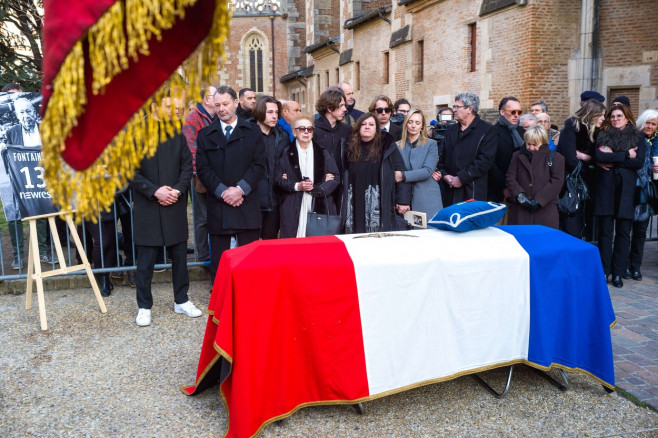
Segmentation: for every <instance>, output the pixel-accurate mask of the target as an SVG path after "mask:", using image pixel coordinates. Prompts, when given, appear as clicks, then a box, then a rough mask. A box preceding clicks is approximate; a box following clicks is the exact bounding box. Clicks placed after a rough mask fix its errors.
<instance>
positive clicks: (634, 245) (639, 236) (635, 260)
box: [630, 219, 649, 272]
mask: <svg viewBox="0 0 658 438" xmlns="http://www.w3.org/2000/svg"><path fill="white" fill-rule="evenodd" d="M648 227H649V219H647V220H645V221H633V227H632V233H633V234H632V235H631V257H630V269H631V272H635V271H639V270H640V266H642V255H643V254H644V242H645V241H646V240H647V228H648Z"/></svg>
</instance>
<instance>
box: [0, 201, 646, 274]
mask: <svg viewBox="0 0 658 438" xmlns="http://www.w3.org/2000/svg"><path fill="white" fill-rule="evenodd" d="M121 196H125V200H126V201H127V204H128V205H129V206H130V225H131V226H130V229H131V230H132V228H133V227H132V224H133V211H132V201H133V199H132V192H131V191H126V192H125V193H124V194H122V195H121ZM194 198H195V192H194V190H190V197H189V202H188V206H187V209H188V217H189V216H190V215H191V216H192V221H191V222H192V223H191V224H189V225H188V226H189V227H190V228H191V230H190V238H189V239H188V262H187V264H188V266H208V265H209V262H208V261H203V260H200V259H199V258H198V252H197V248H196V243H195V242H196V217H195V215H194V214H193V212H194V208H193V204H194V202H195V199H194ZM117 210H118V208H117V203H116V200H115V208H114V218H113V221H114V233H115V234H114V237H115V242H116V245H115V247H114V255H113V258H114V259H113V260H112V263H106V260H105V257H104V256H103V254H102V253H101V266H100V267H98V266H94V267H93V269H92V271H93V272H94V273H95V274H100V273H112V272H128V271H134V270H136V266H135V261H136V257H135V245H134V243H133V244H132V245H131V246H130V248H126V250H127V251H129V252H130V255H131V256H132V257H128V254H126V253H125V252H124V250H123V249H122V248H120V245H119V242H120V238H121V237H122V236H121V235H122V231H123V227H122V226H120V224H119V218H118V216H117ZM99 220H100V218H99ZM657 222H658V221H656V220H655V216H654V217H652V218H651V219H650V222H649V228H648V230H647V241H658V231H657V230H656V223H657ZM86 227H87V226H86V225H85V224H84V223H83V224H82V225H81V230H79V231H80V238H81V240H82V243H83V246H84V249H85V252H86V253H87V255H88V258H89V261H90V262H91V263H93V261H92V257H91V248H92V246H93V244H92V242H91V239H90V237H89V236H88V235H87V232H86ZM596 228H597V224H596V219H595V220H594V223H593V226H592V230H593V232H592V234H593V237H594V238H595V236H596V233H595V230H596ZM62 230H65V228H62ZM16 233H17V234H18V230H16ZM24 234H25V237H24V242H25V243H24V247H25V248H24V254H23V256H24V257H27V245H28V239H29V235H28V233H27V232H26V231H24ZM60 235H65V236H66V243H65V242H64V241H63V240H62V249H63V250H64V253H65V257H66V259H67V260H66V262H67V265H69V266H70V265H72V264H74V263H72V262H73V261H74V260H75V257H76V254H75V253H76V251H77V250H76V249H75V245H74V244H72V242H71V240H70V236H69V235H68V232H64V231H62V232H61V233H60ZM100 236H101V239H100V245H101V248H102V246H103V242H102V237H103V234H102V233H100ZM0 237H1V238H0V281H3V280H19V279H25V278H26V277H27V276H26V271H27V260H23V266H22V267H21V268H20V269H19V270H18V271H14V270H13V269H12V268H11V263H12V261H13V255H12V251H11V241H10V238H9V227H8V224H7V223H4V224H2V225H1V226H0ZM62 238H63V237H62ZM16 240H18V236H16ZM130 240H131V241H132V235H131V239H130ZM48 243H49V246H50V251H51V254H54V247H53V244H52V241H51V240H50V238H48ZM592 243H594V244H596V242H595V241H593V242H592ZM163 254H164V258H163V260H162V261H163V263H159V264H156V266H155V268H156V269H169V268H171V263H166V260H167V259H166V257H167V253H166V248H163ZM126 259H128V260H133V263H132V264H129V265H126V264H125V263H123V262H125V260H126ZM52 265H53V268H54V267H55V266H56V265H55V264H52ZM108 265H113V266H108ZM67 275H84V271H78V272H75V273H71V274H67Z"/></svg>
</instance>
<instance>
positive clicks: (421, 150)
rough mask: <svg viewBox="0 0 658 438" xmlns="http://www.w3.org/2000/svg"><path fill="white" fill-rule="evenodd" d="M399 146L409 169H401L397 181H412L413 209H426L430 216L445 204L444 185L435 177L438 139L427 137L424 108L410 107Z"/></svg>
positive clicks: (422, 210) (428, 217)
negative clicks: (443, 196)
mask: <svg viewBox="0 0 658 438" xmlns="http://www.w3.org/2000/svg"><path fill="white" fill-rule="evenodd" d="M398 149H400V154H401V155H402V159H403V160H404V165H405V166H406V168H407V170H405V171H403V172H401V175H400V176H399V178H396V181H397V182H401V181H404V182H407V183H411V186H412V196H411V209H412V210H414V211H421V212H423V213H425V214H426V215H427V219H428V220H429V219H431V218H432V217H433V216H434V215H435V214H436V213H437V212H438V211H439V210H441V209H442V208H443V203H442V200H441V189H440V188H439V185H438V183H437V182H436V181H435V180H434V179H433V178H432V172H434V170H435V169H436V163H437V161H438V159H439V147H438V146H437V144H436V141H434V140H432V139H431V138H427V126H426V121H425V115H423V112H422V111H421V110H419V109H413V108H412V109H411V110H409V112H408V114H407V117H405V119H404V123H403V124H402V138H401V140H400V141H399V142H398Z"/></svg>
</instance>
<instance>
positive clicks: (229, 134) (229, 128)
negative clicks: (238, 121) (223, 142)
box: [224, 125, 233, 140]
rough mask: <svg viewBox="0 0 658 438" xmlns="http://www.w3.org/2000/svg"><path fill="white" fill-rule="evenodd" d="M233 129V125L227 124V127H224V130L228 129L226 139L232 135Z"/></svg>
mask: <svg viewBox="0 0 658 438" xmlns="http://www.w3.org/2000/svg"><path fill="white" fill-rule="evenodd" d="M231 129H233V127H232V126H231V125H227V126H226V128H224V130H225V131H226V139H227V140H228V139H229V138H230V137H231Z"/></svg>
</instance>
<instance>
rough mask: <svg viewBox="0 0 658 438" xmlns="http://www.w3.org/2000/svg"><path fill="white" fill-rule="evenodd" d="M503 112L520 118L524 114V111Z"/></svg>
mask: <svg viewBox="0 0 658 438" xmlns="http://www.w3.org/2000/svg"><path fill="white" fill-rule="evenodd" d="M503 111H505V112H506V113H510V114H511V115H513V116H520V115H521V114H523V111H521V110H506V109H504V110H503Z"/></svg>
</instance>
